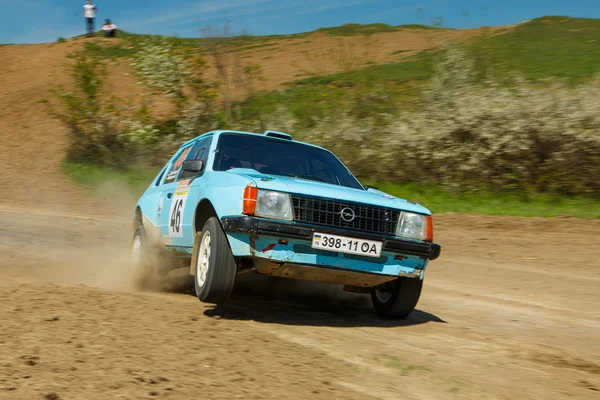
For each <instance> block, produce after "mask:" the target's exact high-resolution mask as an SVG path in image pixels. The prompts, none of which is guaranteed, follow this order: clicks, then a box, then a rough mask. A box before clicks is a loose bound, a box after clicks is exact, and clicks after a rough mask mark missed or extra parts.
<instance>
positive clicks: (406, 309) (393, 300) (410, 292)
mask: <svg viewBox="0 0 600 400" xmlns="http://www.w3.org/2000/svg"><path fill="white" fill-rule="evenodd" d="M422 288H423V281H422V280H421V279H418V278H398V279H397V280H395V281H392V282H387V283H384V284H383V285H379V286H377V287H374V288H372V289H371V299H372V300H373V307H374V308H375V313H376V314H377V315H378V316H379V317H381V318H399V319H400V318H406V317H408V315H409V314H410V313H411V312H413V310H414V309H415V307H416V306H417V303H418V302H419V297H420V296H421V289H422Z"/></svg>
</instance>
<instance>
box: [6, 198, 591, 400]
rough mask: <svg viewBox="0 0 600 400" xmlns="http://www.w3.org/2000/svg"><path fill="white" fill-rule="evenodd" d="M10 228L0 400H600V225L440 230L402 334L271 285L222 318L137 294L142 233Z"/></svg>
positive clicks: (27, 220) (44, 223)
mask: <svg viewBox="0 0 600 400" xmlns="http://www.w3.org/2000/svg"><path fill="white" fill-rule="evenodd" d="M0 226H2V230H1V231H0V235H1V236H0V304H1V305H2V307H0V321H2V322H0V324H1V328H0V398H6V399H44V398H46V399H106V398H124V399H139V398H162V397H167V398H172V399H189V398H207V399H208V398H210V399H221V398H223V399H224V398H227V399H230V398H245V399H259V398H261V399H262V398H265V399H270V398H273V399H274V398H289V399H305V398H315V399H320V398H340V399H359V398H360V399H400V398H402V399H425V398H426V399H460V398H470V399H475V398H476V399H516V398H518V399H557V398H576V399H593V398H599V397H600V291H599V290H598V288H599V287H600V264H599V261H598V258H599V257H598V256H599V255H600V249H599V246H598V245H597V243H594V241H595V239H594V238H597V237H598V234H600V221H597V220H576V219H553V220H542V219H539V220H538V219H517V218H494V217H482V216H458V215H456V216H455V215H442V216H438V218H437V224H436V228H437V232H436V233H437V241H439V242H440V243H441V244H442V245H443V253H442V257H441V258H440V259H439V260H438V261H436V262H433V263H432V264H430V267H429V270H428V272H427V277H426V280H425V289H424V292H423V295H422V298H421V301H420V303H419V305H418V311H416V312H414V313H413V315H412V316H411V317H410V318H409V319H408V320H406V321H401V322H385V321H380V320H378V319H376V318H375V317H373V315H372V312H371V309H370V303H369V301H370V300H369V299H368V298H367V297H365V296H361V295H350V294H347V293H343V292H342V291H341V290H337V289H332V288H330V287H327V286H319V285H315V284H302V283H293V282H290V283H289V284H287V283H285V282H284V284H282V286H279V287H269V285H272V283H269V282H266V281H264V280H262V279H259V278H261V277H246V278H244V279H240V281H239V283H238V287H237V288H236V290H235V292H234V295H233V297H232V299H231V302H230V304H228V305H227V306H221V307H216V308H215V307H212V306H209V305H205V304H202V303H200V302H199V301H198V300H197V299H196V298H195V297H194V296H193V294H191V293H187V292H185V291H184V290H180V291H178V292H171V293H149V292H144V293H141V292H136V291H134V290H133V289H132V287H131V285H130V283H129V279H128V276H127V272H126V271H127V270H126V265H127V263H126V260H127V253H128V242H129V237H128V236H129V231H128V229H129V221H128V220H127V219H126V218H120V219H112V218H104V219H103V218H94V217H86V216H84V215H72V214H68V213H65V212H56V211H53V212H44V211H41V210H37V211H35V212H33V211H29V210H23V209H15V208H12V207H7V206H2V207H0ZM596 242H597V240H596Z"/></svg>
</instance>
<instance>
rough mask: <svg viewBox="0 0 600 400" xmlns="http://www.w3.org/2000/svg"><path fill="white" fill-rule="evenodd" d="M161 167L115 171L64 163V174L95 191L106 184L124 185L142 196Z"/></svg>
mask: <svg viewBox="0 0 600 400" xmlns="http://www.w3.org/2000/svg"><path fill="white" fill-rule="evenodd" d="M159 171H160V167H144V168H129V169H114V168H111V167H107V166H102V165H95V164H88V163H82V162H73V161H64V162H63V172H64V173H65V174H66V175H67V176H68V177H69V178H70V179H72V180H73V181H74V182H76V183H78V184H80V185H83V186H85V187H86V188H88V189H90V190H92V191H95V190H97V189H100V188H101V187H102V185H104V184H110V183H117V184H124V185H126V186H127V187H129V189H130V190H131V192H132V193H133V194H134V195H136V196H139V195H141V194H142V193H143V192H144V191H145V190H146V188H147V187H148V185H150V182H152V180H153V179H154V178H155V177H156V174H158V172H159Z"/></svg>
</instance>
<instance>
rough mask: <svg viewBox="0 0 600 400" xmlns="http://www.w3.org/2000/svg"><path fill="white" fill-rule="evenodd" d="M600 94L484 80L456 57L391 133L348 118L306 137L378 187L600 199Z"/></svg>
mask: <svg viewBox="0 0 600 400" xmlns="http://www.w3.org/2000/svg"><path fill="white" fill-rule="evenodd" d="M598 90H600V81H598V80H595V81H592V82H589V83H587V84H586V85H583V86H580V87H577V88H572V87H569V86H565V85H560V84H556V83H554V84H551V83H549V84H547V85H545V86H542V87H539V86H538V87H532V86H530V85H528V84H526V83H524V82H523V81H520V80H518V79H516V80H515V81H514V82H513V84H512V85H509V86H506V85H504V86H500V85H499V84H498V83H496V82H492V81H486V80H483V81H481V80H479V79H477V71H476V68H475V65H474V62H473V60H471V59H469V58H468V57H467V56H466V54H465V53H464V52H462V51H461V50H460V49H459V48H450V49H448V50H447V51H446V52H445V56H444V57H443V58H442V59H441V60H440V62H439V63H438V64H437V65H436V67H435V72H434V76H433V78H432V80H431V82H430V83H429V84H428V85H427V86H426V88H425V90H424V93H423V99H424V100H423V102H422V104H420V106H419V107H418V108H417V110H416V111H415V112H404V113H400V114H399V115H394V116H386V119H387V122H386V123H385V124H384V125H383V126H382V125H380V124H374V121H373V119H372V118H370V119H363V120H358V119H356V118H354V117H353V115H351V114H345V113H344V114H341V115H339V116H338V117H335V118H326V119H323V120H321V121H319V123H318V124H317V125H316V126H315V127H314V128H313V129H312V130H311V131H310V132H307V133H306V134H305V135H304V136H305V137H306V138H308V139H310V140H311V141H314V142H317V143H320V144H322V145H325V146H326V147H329V148H331V149H332V150H335V152H337V153H339V154H341V155H342V156H343V157H344V158H345V159H346V160H347V161H348V162H349V163H350V165H351V167H352V168H353V170H355V171H356V172H357V173H358V174H360V175H362V176H368V177H369V178H371V179H375V180H378V181H401V182H435V183H441V184H443V185H444V186H446V187H448V188H451V189H455V190H478V189H492V190H526V191H527V190H531V191H542V192H554V193H560V194H569V195H573V194H581V195H587V196H593V197H600V100H598V97H597V95H596V93H598Z"/></svg>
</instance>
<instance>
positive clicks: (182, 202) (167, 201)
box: [160, 136, 212, 247]
mask: <svg viewBox="0 0 600 400" xmlns="http://www.w3.org/2000/svg"><path fill="white" fill-rule="evenodd" d="M211 142H212V136H208V137H203V138H200V139H198V140H196V141H194V142H193V143H191V144H190V145H188V146H187V147H184V148H182V149H181V150H180V153H179V154H178V155H177V156H176V157H175V161H174V162H173V164H172V167H171V169H170V170H169V172H168V173H167V174H166V177H165V183H164V185H163V190H162V198H163V199H164V200H162V201H163V205H162V208H163V210H164V212H163V213H162V215H161V219H160V225H161V232H162V236H163V242H164V244H165V245H167V246H174V247H191V246H192V245H193V242H194V238H193V235H194V232H193V218H194V214H195V209H196V205H197V202H198V195H199V194H198V185H196V184H194V181H195V180H197V179H200V178H201V175H202V173H200V174H194V173H189V172H187V171H183V169H182V165H183V161H186V160H203V161H204V163H205V165H206V158H207V157H208V149H209V147H210V144H211ZM167 210H168V212H167Z"/></svg>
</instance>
